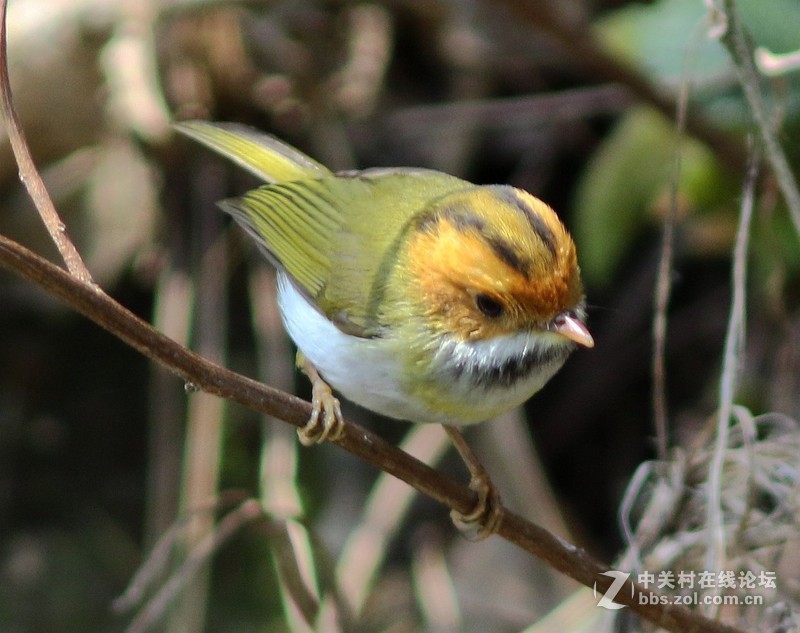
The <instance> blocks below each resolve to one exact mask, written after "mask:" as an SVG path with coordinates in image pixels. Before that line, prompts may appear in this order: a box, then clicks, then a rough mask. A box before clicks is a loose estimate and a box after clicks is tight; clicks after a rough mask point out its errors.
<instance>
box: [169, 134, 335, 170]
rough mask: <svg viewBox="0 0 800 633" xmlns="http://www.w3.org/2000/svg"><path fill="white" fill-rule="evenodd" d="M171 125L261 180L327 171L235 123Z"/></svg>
mask: <svg viewBox="0 0 800 633" xmlns="http://www.w3.org/2000/svg"><path fill="white" fill-rule="evenodd" d="M174 128H175V129H176V130H177V131H178V132H181V133H182V134H185V135H186V136H188V137H190V138H193V139H194V140H196V141H198V142H200V143H202V144H203V145H205V146H206V147H209V148H210V149H212V150H214V151H215V152H217V153H219V154H222V155H223V156H225V157H226V158H229V159H230V160H232V161H233V162H234V163H236V164H237V165H239V166H240V167H243V168H244V169H246V170H247V171H249V172H250V173H252V174H254V175H255V176H256V177H258V178H260V179H262V180H264V181H265V182H283V181H287V180H300V179H303V178H314V177H320V176H326V175H330V174H331V171H330V170H329V169H328V168H327V167H325V166H324V165H321V164H320V163H318V162H317V161H315V160H314V159H313V158H310V157H309V156H306V155H305V154H303V153H302V152H300V151H298V150H296V149H295V148H294V147H292V146H290V145H287V144H286V143H283V142H282V141H279V140H278V139H277V138H275V137H274V136H270V135H269V134H264V133H263V132H259V131H258V130H255V129H253V128H251V127H248V126H246V125H240V124H238V123H210V122H208V121H184V122H182V123H176V124H175V125H174Z"/></svg>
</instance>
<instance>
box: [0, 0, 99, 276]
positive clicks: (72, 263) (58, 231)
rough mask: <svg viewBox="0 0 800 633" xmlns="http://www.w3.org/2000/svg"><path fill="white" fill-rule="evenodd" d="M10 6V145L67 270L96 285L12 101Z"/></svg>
mask: <svg viewBox="0 0 800 633" xmlns="http://www.w3.org/2000/svg"><path fill="white" fill-rule="evenodd" d="M7 4H8V2H7V0H0V107H2V111H3V117H4V118H5V121H6V128H7V130H8V140H9V141H10V143H11V149H12V150H13V151H14V157H15V158H16V160H17V165H18V166H19V177H20V180H21V181H22V184H23V185H25V188H26V189H27V190H28V195H29V196H30V197H31V200H33V203H34V205H35V206H36V210H37V211H38V212H39V215H40V216H41V218H42V222H44V225H45V227H46V228H47V232H48V233H49V234H50V237H51V238H52V239H53V242H55V245H56V248H57V249H58V252H59V253H60V254H61V257H62V258H63V260H64V263H65V264H66V266H67V270H69V272H70V273H71V274H72V275H74V276H75V278H76V279H78V280H80V281H81V282H82V283H84V284H93V283H94V281H93V280H92V275H91V273H90V272H89V269H88V268H86V264H84V263H83V259H82V258H81V256H80V254H79V253H78V249H76V248H75V245H74V244H73V243H72V241H71V240H70V239H69V236H68V235H67V230H66V225H65V224H64V223H63V222H62V221H61V218H60V217H59V215H58V212H57V211H56V208H55V205H54V204H53V201H52V200H51V199H50V194H49V193H48V192H47V188H46V187H45V186H44V181H43V180H42V177H41V176H40V175H39V172H38V170H37V169H36V166H35V165H34V162H33V157H32V156H31V151H30V148H29V147H28V142H27V141H26V140H25V133H24V132H23V130H22V125H20V122H19V118H18V117H17V112H16V110H15V109H14V102H13V100H12V98H11V82H10V81H9V78H8V54H7V51H8V47H7V45H6V30H7V29H6V7H7Z"/></svg>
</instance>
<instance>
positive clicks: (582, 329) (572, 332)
mask: <svg viewBox="0 0 800 633" xmlns="http://www.w3.org/2000/svg"><path fill="white" fill-rule="evenodd" d="M553 331H554V332H558V333H559V334H560V335H561V336H563V337H566V338H568V339H569V340H570V341H573V342H575V343H577V344H578V345H583V346H584V347H594V339H593V338H592V335H591V334H589V330H588V329H587V327H586V324H585V323H584V322H583V321H581V320H580V319H579V318H578V317H577V316H576V315H575V313H574V312H562V313H561V314H559V315H558V316H557V317H556V318H555V319H553Z"/></svg>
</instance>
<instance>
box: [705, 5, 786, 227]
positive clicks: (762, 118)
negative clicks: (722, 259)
mask: <svg viewBox="0 0 800 633" xmlns="http://www.w3.org/2000/svg"><path fill="white" fill-rule="evenodd" d="M722 10H723V12H724V16H725V21H726V23H727V28H726V29H725V32H724V34H723V35H722V37H721V38H720V41H721V42H722V43H723V44H724V45H725V47H726V48H727V49H728V53H729V54H730V56H731V58H732V59H733V61H734V66H735V67H736V74H737V76H738V77H739V83H740V84H741V85H742V90H743V91H744V96H745V98H746V99H747V103H748V105H749V106H750V111H751V112H752V114H753V119H754V120H755V123H756V126H757V127H758V132H759V134H760V135H761V140H762V142H763V143H764V153H765V154H766V155H767V160H769V163H770V165H771V166H772V172H773V173H774V174H775V178H776V180H777V181H778V186H779V187H780V189H781V192H782V193H783V198H784V200H785V201H786V206H787V207H788V208H789V217H790V218H791V220H792V223H793V224H794V228H795V231H796V232H797V235H798V237H800V189H798V185H797V180H795V177H794V175H793V174H792V169H791V167H790V166H789V161H788V160H787V159H786V154H785V153H784V151H783V148H782V147H781V144H780V143H779V142H778V135H777V132H776V130H775V126H774V125H772V124H771V123H770V121H769V120H768V119H767V113H766V109H765V107H764V101H763V99H762V97H761V90H760V88H759V85H760V77H759V74H758V71H757V70H756V66H755V62H754V55H755V52H754V50H753V43H752V41H751V39H750V36H749V34H748V32H747V28H746V27H745V25H744V24H743V23H742V17H741V15H740V14H739V10H738V9H737V8H736V2H735V0H723V2H722Z"/></svg>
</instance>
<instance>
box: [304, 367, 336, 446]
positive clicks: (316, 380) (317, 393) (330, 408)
mask: <svg viewBox="0 0 800 633" xmlns="http://www.w3.org/2000/svg"><path fill="white" fill-rule="evenodd" d="M297 366H298V367H299V368H300V369H301V370H303V373H304V374H305V375H306V376H308V379H309V380H310V381H311V406H312V411H311V417H310V418H309V419H308V422H306V425H305V426H304V427H303V428H302V429H298V430H297V436H298V437H299V438H300V443H301V444H302V445H303V446H311V445H312V444H319V443H321V442H324V441H325V440H338V439H339V438H341V437H342V435H344V419H343V418H342V407H341V405H340V404H339V400H338V399H337V398H336V397H335V396H334V395H333V392H332V391H331V388H330V387H329V386H328V383H326V382H325V381H324V380H323V379H322V376H320V375H319V372H318V371H317V368H316V367H314V365H312V364H311V363H310V362H309V360H308V359H307V358H306V357H305V356H303V354H302V353H301V352H297Z"/></svg>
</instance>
